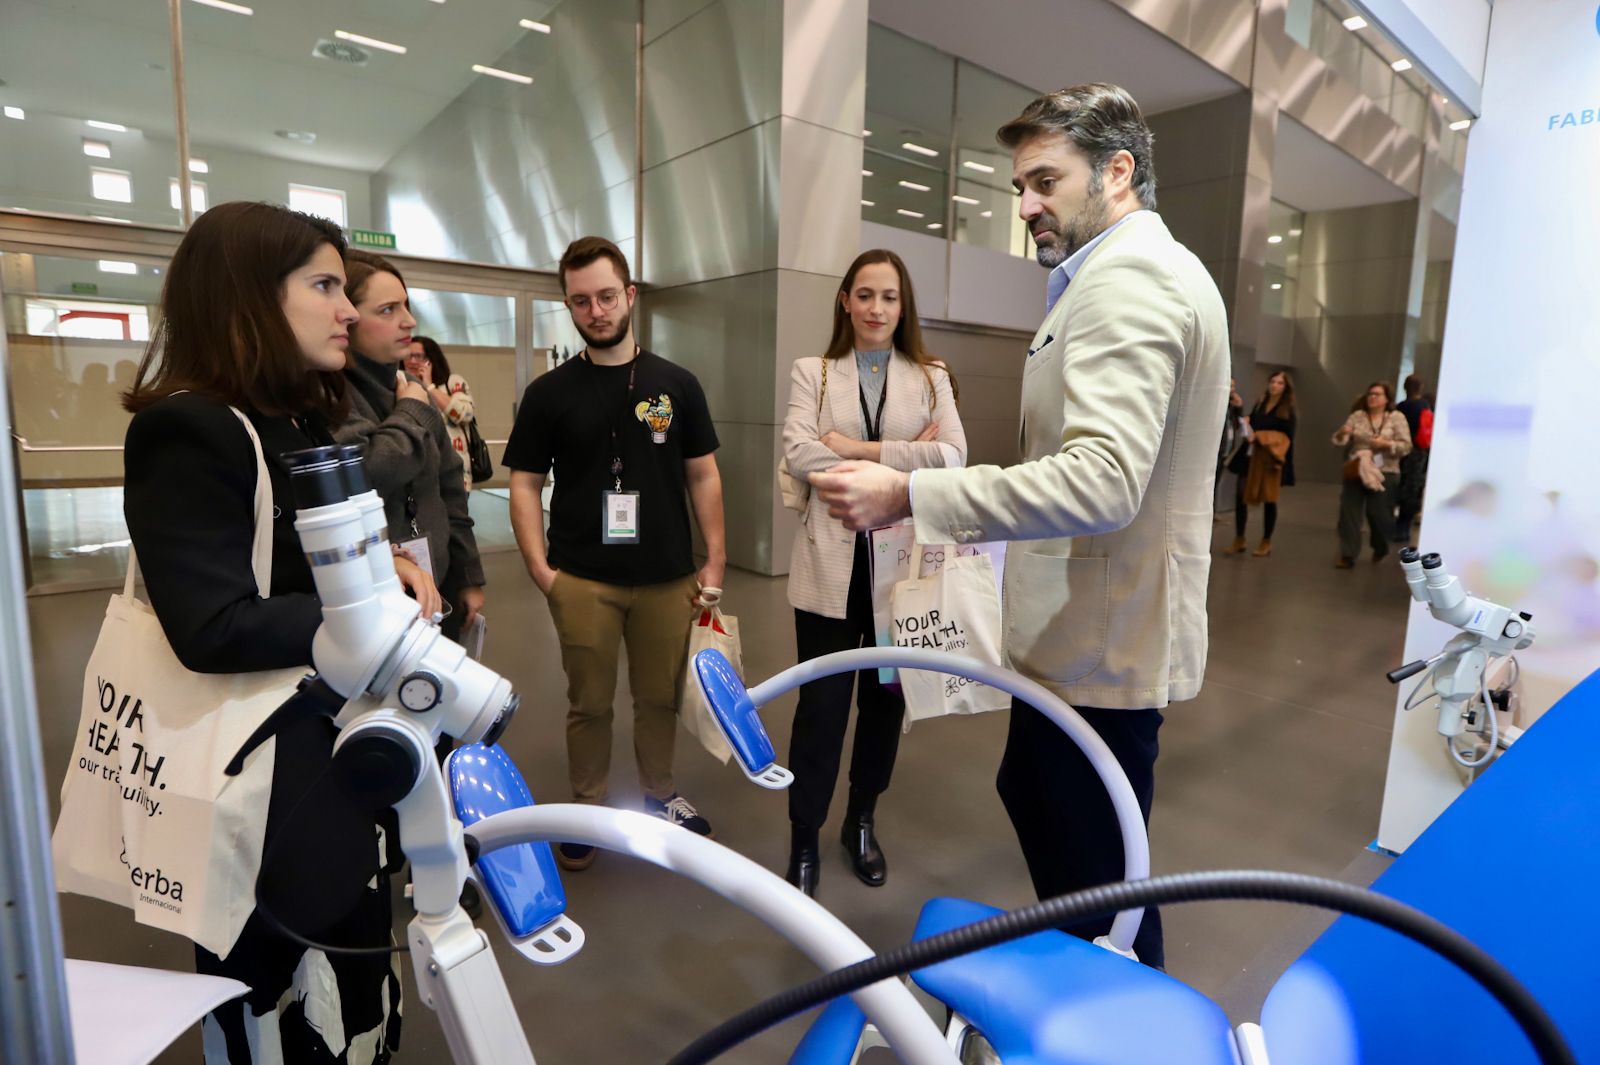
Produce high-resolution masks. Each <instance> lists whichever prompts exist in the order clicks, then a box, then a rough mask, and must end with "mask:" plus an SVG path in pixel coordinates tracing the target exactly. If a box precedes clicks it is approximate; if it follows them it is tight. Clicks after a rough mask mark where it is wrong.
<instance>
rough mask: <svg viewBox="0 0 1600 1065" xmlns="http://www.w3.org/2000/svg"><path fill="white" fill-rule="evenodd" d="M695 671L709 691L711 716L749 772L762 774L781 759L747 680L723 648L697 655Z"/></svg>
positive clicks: (707, 699)
mask: <svg viewBox="0 0 1600 1065" xmlns="http://www.w3.org/2000/svg"><path fill="white" fill-rule="evenodd" d="M694 672H695V676H696V677H697V678H699V681H700V690H701V691H703V692H705V693H706V702H707V703H709V704H710V705H711V716H712V717H714V718H716V720H717V724H718V725H719V726H721V728H722V734H723V735H724V736H726V737H727V738H728V745H729V746H730V747H732V748H733V753H734V755H735V756H737V757H738V759H739V761H740V763H741V764H742V765H743V766H744V768H745V772H747V773H752V774H755V773H761V772H763V771H765V770H766V769H767V768H768V767H770V766H771V765H772V764H773V763H774V762H776V761H777V760H778V755H777V752H776V751H774V750H773V747H772V740H771V739H770V738H769V737H768V736H767V727H766V726H765V725H763V724H762V723H761V715H760V714H758V713H756V704H755V703H752V702H751V701H750V693H749V692H747V691H745V687H744V681H742V680H740V679H739V674H737V673H735V672H734V670H733V665H732V663H730V662H729V661H728V660H727V658H725V657H723V654H722V652H721V651H717V650H713V649H711V648H707V649H706V650H704V651H701V652H700V653H699V654H697V655H695V656H694Z"/></svg>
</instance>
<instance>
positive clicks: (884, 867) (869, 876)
mask: <svg viewBox="0 0 1600 1065" xmlns="http://www.w3.org/2000/svg"><path fill="white" fill-rule="evenodd" d="M877 802H878V797H877V796H876V795H861V794H859V793H858V792H856V791H855V790H854V789H852V790H851V792H850V805H849V807H848V808H847V809H846V811H845V815H844V826H843V827H842V828H841V829H840V830H839V842H840V843H842V844H844V849H845V850H846V851H848V852H849V853H850V867H851V868H852V869H854V870H855V872H856V876H857V878H859V879H860V881H861V882H862V883H863V884H866V885H868V886H870V887H882V886H883V885H884V882H885V881H886V880H888V879H889V863H888V862H887V861H885V860H884V857H883V851H882V849H881V848H879V846H878V837H877V836H876V835H874V834H873V831H872V812H873V808H874V807H875V806H876V805H877Z"/></svg>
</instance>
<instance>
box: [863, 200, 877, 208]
mask: <svg viewBox="0 0 1600 1065" xmlns="http://www.w3.org/2000/svg"><path fill="white" fill-rule="evenodd" d="M861 206H863V207H876V206H878V205H877V203H876V202H874V201H872V200H862V201H861Z"/></svg>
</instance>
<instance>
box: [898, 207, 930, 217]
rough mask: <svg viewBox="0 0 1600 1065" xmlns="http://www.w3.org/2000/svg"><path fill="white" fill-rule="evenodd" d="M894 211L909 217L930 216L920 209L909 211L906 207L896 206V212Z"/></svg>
mask: <svg viewBox="0 0 1600 1065" xmlns="http://www.w3.org/2000/svg"><path fill="white" fill-rule="evenodd" d="M894 213H895V214H903V215H905V216H906V217H907V218H926V217H928V216H927V215H925V214H922V213H921V212H920V211H908V210H906V209H905V208H904V207H897V208H895V212H894Z"/></svg>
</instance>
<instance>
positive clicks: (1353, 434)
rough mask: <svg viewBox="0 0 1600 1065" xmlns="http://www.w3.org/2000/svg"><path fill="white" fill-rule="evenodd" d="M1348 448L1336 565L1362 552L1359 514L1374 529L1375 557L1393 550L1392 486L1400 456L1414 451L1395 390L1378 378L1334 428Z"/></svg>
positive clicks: (1347, 562)
mask: <svg viewBox="0 0 1600 1065" xmlns="http://www.w3.org/2000/svg"><path fill="white" fill-rule="evenodd" d="M1333 442H1334V444H1335V445H1336V446H1338V447H1342V448H1344V449H1345V472H1344V488H1343V490H1342V492H1341V493H1340V496H1339V560H1338V561H1337V562H1335V563H1334V567H1335V568H1336V569H1350V568H1351V567H1352V566H1354V565H1355V560H1356V556H1357V555H1359V554H1360V553H1361V518H1362V515H1363V514H1364V515H1365V516H1366V519H1367V530H1368V532H1369V533H1370V534H1371V541H1372V561H1374V562H1381V561H1382V560H1383V558H1384V556H1385V555H1387V554H1388V553H1389V533H1390V532H1392V531H1393V525H1394V492H1395V488H1396V487H1397V486H1398V485H1399V483H1400V469H1399V466H1400V460H1401V459H1403V458H1404V457H1405V456H1406V455H1407V454H1408V453H1409V452H1410V451H1411V430H1410V429H1409V428H1408V427H1407V426H1406V416H1405V415H1404V414H1401V413H1400V412H1399V411H1397V410H1395V409H1394V390H1393V389H1392V388H1390V387H1389V383H1388V382H1387V381H1374V382H1372V384H1371V385H1369V386H1367V391H1366V394H1365V395H1364V396H1363V397H1362V398H1361V399H1359V400H1357V401H1356V409H1355V410H1352V411H1351V412H1350V417H1348V418H1346V419H1345V422H1344V424H1343V425H1341V426H1339V428H1338V429H1337V430H1336V431H1335V432H1334V434H1333Z"/></svg>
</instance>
